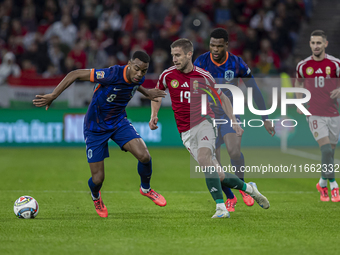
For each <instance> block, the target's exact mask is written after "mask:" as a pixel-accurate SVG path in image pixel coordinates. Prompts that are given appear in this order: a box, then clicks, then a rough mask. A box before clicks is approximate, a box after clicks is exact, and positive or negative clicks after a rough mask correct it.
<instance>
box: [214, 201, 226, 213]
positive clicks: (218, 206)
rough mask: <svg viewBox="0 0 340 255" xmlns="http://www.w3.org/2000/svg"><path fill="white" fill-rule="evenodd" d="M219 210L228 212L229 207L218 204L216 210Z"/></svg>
mask: <svg viewBox="0 0 340 255" xmlns="http://www.w3.org/2000/svg"><path fill="white" fill-rule="evenodd" d="M217 209H221V210H223V211H225V210H227V207H225V204H224V203H218V204H216V210H217Z"/></svg>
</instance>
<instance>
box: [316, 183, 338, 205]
mask: <svg viewBox="0 0 340 255" xmlns="http://www.w3.org/2000/svg"><path fill="white" fill-rule="evenodd" d="M316 188H317V190H318V191H319V192H320V200H321V201H322V202H328V201H329V196H328V189H327V187H324V188H322V187H321V186H320V184H319V183H317V184H316ZM338 192H339V189H338ZM338 194H339V193H338Z"/></svg>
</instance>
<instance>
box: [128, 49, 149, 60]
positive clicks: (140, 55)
mask: <svg viewBox="0 0 340 255" xmlns="http://www.w3.org/2000/svg"><path fill="white" fill-rule="evenodd" d="M136 58H138V59H139V60H140V61H142V62H144V63H149V62H150V57H149V55H148V54H147V53H146V52H144V51H140V50H138V51H136V52H135V53H133V55H132V58H131V60H135V59H136Z"/></svg>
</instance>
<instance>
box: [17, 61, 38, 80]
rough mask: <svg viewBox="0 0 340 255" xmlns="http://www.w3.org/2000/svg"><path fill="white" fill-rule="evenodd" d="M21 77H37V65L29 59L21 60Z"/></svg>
mask: <svg viewBox="0 0 340 255" xmlns="http://www.w3.org/2000/svg"><path fill="white" fill-rule="evenodd" d="M21 65H22V72H21V77H24V78H30V79H33V78H35V77H37V67H36V66H35V65H34V64H33V63H32V61H31V60H29V59H24V60H23V61H22V64H21Z"/></svg>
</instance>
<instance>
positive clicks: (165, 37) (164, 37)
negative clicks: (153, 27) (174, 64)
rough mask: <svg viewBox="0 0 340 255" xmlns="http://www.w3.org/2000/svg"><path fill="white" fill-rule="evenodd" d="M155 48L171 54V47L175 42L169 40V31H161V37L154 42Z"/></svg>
mask: <svg viewBox="0 0 340 255" xmlns="http://www.w3.org/2000/svg"><path fill="white" fill-rule="evenodd" d="M154 42H155V48H160V49H163V50H165V51H166V52H169V54H170V45H171V44H172V42H173V40H170V38H169V30H167V29H161V30H160V31H159V37H158V38H156V39H155V40H154Z"/></svg>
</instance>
